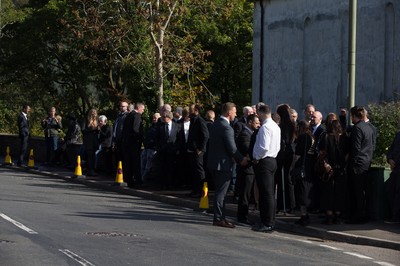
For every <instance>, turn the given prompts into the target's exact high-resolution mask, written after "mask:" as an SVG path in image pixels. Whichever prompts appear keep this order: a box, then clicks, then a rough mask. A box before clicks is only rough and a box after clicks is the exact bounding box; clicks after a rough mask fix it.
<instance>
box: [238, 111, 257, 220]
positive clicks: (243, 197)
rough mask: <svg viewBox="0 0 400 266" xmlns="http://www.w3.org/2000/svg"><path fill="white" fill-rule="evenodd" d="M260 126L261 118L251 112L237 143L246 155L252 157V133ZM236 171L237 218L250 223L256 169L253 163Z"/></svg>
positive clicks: (239, 166)
mask: <svg viewBox="0 0 400 266" xmlns="http://www.w3.org/2000/svg"><path fill="white" fill-rule="evenodd" d="M259 127H260V120H259V119H258V117H257V116H256V115H254V114H251V115H249V116H248V117H247V123H246V124H245V126H244V127H243V129H242V131H241V132H240V133H239V134H238V136H237V138H236V145H237V148H238V150H239V152H240V153H241V154H243V155H244V156H246V157H250V155H249V147H250V141H251V135H252V134H253V132H254V130H256V129H258V128H259ZM236 172H237V180H236V192H237V193H238V195H239V200H238V210H237V219H238V221H239V222H241V223H248V220H247V215H248V212H249V201H250V197H251V192H252V190H253V187H254V169H253V166H252V165H247V166H241V165H237V166H236Z"/></svg>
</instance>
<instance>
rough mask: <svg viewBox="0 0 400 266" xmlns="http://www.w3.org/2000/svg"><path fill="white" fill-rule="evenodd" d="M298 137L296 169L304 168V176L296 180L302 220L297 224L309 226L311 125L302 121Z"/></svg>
mask: <svg viewBox="0 0 400 266" xmlns="http://www.w3.org/2000/svg"><path fill="white" fill-rule="evenodd" d="M297 134H298V137H297V144H296V150H295V159H294V160H295V166H294V168H303V169H304V176H303V177H302V178H299V179H297V180H295V190H296V195H297V197H296V202H297V204H298V205H299V206H300V212H301V218H300V219H299V220H298V221H296V224H299V225H302V226H307V225H308V224H310V217H309V216H308V212H307V209H308V208H309V207H310V203H311V190H312V177H313V172H314V154H313V153H314V149H313V148H312V147H313V144H314V137H313V135H312V133H311V127H310V123H309V122H307V121H306V120H301V121H300V122H299V123H298V132H297Z"/></svg>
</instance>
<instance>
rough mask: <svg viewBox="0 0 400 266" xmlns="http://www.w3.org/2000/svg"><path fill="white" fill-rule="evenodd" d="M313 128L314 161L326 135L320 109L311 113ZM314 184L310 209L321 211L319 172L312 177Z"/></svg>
mask: <svg viewBox="0 0 400 266" xmlns="http://www.w3.org/2000/svg"><path fill="white" fill-rule="evenodd" d="M310 124H311V129H312V134H313V136H314V144H313V146H312V150H313V151H314V156H313V159H314V162H315V163H316V162H317V157H318V153H319V150H318V143H319V141H320V138H321V136H325V131H326V129H325V126H324V125H322V113H321V112H319V111H314V112H313V113H312V115H311V122H310ZM312 184H313V190H312V191H313V193H312V195H311V197H312V199H311V205H310V209H311V211H312V212H316V213H319V212H320V210H319V208H320V206H319V205H320V204H319V202H320V199H321V193H320V191H321V178H320V176H318V174H317V173H314V174H313V177H312Z"/></svg>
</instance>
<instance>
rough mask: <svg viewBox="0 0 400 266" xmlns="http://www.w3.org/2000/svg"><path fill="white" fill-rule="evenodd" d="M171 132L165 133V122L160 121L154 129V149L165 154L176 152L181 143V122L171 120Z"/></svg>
mask: <svg viewBox="0 0 400 266" xmlns="http://www.w3.org/2000/svg"><path fill="white" fill-rule="evenodd" d="M171 126H172V127H171V132H170V133H169V135H168V133H167V128H166V127H167V123H162V124H161V125H160V126H158V127H157V131H156V150H157V152H161V153H164V154H165V153H167V154H177V152H178V151H179V150H180V145H181V143H182V139H181V134H180V133H181V124H178V123H176V122H175V121H172V122H171Z"/></svg>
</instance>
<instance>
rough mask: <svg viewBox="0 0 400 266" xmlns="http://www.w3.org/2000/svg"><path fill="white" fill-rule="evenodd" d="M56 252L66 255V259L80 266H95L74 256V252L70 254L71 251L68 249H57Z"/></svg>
mask: <svg viewBox="0 0 400 266" xmlns="http://www.w3.org/2000/svg"><path fill="white" fill-rule="evenodd" d="M58 251H60V252H62V253H64V254H65V255H67V256H68V257H70V258H71V259H73V260H74V261H76V262H78V263H79V264H80V265H84V266H95V265H94V264H93V263H91V262H89V261H87V260H85V259H84V258H82V257H81V256H79V255H77V254H75V253H74V252H72V251H71V250H68V249H59V250H58Z"/></svg>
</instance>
